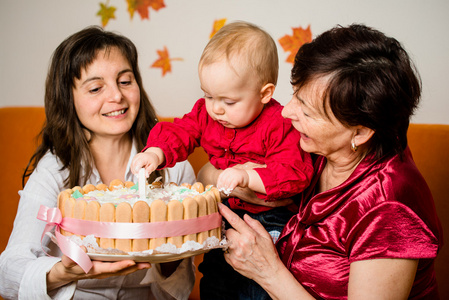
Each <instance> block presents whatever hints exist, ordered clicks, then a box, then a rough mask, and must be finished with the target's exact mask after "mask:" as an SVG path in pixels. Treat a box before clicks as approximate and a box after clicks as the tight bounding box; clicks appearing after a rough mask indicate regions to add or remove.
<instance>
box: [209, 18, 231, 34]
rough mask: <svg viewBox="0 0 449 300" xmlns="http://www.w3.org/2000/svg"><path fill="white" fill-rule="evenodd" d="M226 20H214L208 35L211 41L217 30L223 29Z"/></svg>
mask: <svg viewBox="0 0 449 300" xmlns="http://www.w3.org/2000/svg"><path fill="white" fill-rule="evenodd" d="M226 20H227V19H220V20H215V22H214V25H213V27H212V32H211V33H210V36H209V38H210V39H211V38H212V37H213V36H214V35H215V34H216V33H217V31H218V30H220V28H221V27H223V26H224V25H225V24H226Z"/></svg>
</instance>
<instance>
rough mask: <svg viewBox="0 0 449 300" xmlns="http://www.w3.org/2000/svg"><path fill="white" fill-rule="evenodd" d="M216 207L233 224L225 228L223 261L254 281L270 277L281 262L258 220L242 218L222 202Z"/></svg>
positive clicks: (247, 217) (268, 235)
mask: <svg viewBox="0 0 449 300" xmlns="http://www.w3.org/2000/svg"><path fill="white" fill-rule="evenodd" d="M219 209H220V213H221V214H222V215H223V217H224V218H226V220H228V222H229V224H230V225H231V226H232V227H233V228H231V229H228V230H227V231H226V238H227V239H228V241H229V248H228V250H227V252H226V253H227V254H226V255H225V258H226V261H227V262H228V263H229V264H230V265H231V266H232V267H233V268H234V269H235V270H236V271H238V272H239V273H240V274H242V275H244V276H246V277H248V278H251V279H253V280H255V281H257V282H259V281H264V280H266V279H267V278H269V277H271V276H272V274H273V273H274V272H276V271H277V269H278V268H279V266H280V265H282V262H281V261H280V259H279V256H278V254H277V251H276V248H275V247H274V244H273V240H272V238H271V236H270V234H269V233H268V232H267V231H266V230H265V228H264V227H263V226H262V224H260V222H259V221H257V220H254V219H252V218H251V217H249V216H248V215H245V216H244V220H242V219H241V218H240V217H239V216H237V215H236V214H235V213H234V212H232V211H231V210H230V209H229V208H228V207H226V206H224V205H222V204H219ZM282 266H283V265H282Z"/></svg>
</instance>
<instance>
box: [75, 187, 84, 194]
mask: <svg viewBox="0 0 449 300" xmlns="http://www.w3.org/2000/svg"><path fill="white" fill-rule="evenodd" d="M72 190H73V191H74V192H75V191H79V192H80V193H81V194H84V191H83V188H82V187H80V186H78V185H77V186H74V187H72Z"/></svg>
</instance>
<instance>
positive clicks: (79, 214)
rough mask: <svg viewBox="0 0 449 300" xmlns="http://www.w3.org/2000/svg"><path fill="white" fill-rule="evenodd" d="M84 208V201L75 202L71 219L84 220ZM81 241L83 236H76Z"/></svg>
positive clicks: (85, 203) (85, 205)
mask: <svg viewBox="0 0 449 300" xmlns="http://www.w3.org/2000/svg"><path fill="white" fill-rule="evenodd" d="M86 207H87V202H86V200H84V199H80V200H78V201H76V202H75V207H74V210H73V217H74V218H75V219H79V220H85V217H86ZM77 236H79V237H80V238H81V239H84V235H79V234H77Z"/></svg>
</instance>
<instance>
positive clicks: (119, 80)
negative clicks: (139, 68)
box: [73, 48, 140, 136]
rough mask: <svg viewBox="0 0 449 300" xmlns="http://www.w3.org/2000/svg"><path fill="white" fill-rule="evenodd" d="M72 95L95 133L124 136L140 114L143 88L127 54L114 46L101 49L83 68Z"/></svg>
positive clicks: (81, 115) (86, 122)
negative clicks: (141, 89) (135, 75)
mask: <svg viewBox="0 0 449 300" xmlns="http://www.w3.org/2000/svg"><path fill="white" fill-rule="evenodd" d="M73 98H74V104H75V109H76V113H77V115H78V118H79V120H80V121H81V123H82V124H83V126H84V127H86V128H87V129H89V130H90V131H91V132H92V135H93V136H95V135H97V136H121V135H123V134H125V133H127V132H128V131H129V130H130V129H131V127H132V125H133V123H134V121H135V119H136V117H137V113H138V111H139V106H140V89H139V86H138V84H137V82H136V80H135V78H134V73H133V70H132V69H131V66H130V64H129V63H128V61H127V60H126V58H125V57H124V56H123V55H122V53H121V52H120V51H119V50H118V49H117V48H111V49H110V51H99V52H98V54H97V56H96V58H95V60H94V61H93V62H92V64H90V65H89V66H87V68H86V69H82V70H81V78H80V79H76V78H75V87H74V88H73Z"/></svg>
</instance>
